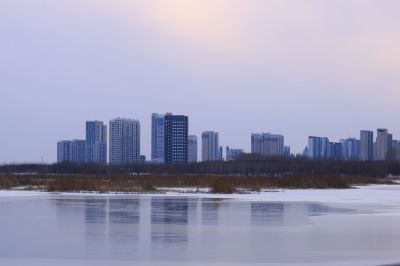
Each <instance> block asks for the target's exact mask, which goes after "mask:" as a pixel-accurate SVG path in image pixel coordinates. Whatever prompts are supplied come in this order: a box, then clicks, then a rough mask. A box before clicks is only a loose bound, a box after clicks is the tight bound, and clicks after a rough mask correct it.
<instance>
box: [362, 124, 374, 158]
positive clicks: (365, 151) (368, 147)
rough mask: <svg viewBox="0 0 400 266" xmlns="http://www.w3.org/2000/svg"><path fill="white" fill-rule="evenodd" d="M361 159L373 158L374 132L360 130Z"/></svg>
mask: <svg viewBox="0 0 400 266" xmlns="http://www.w3.org/2000/svg"><path fill="white" fill-rule="evenodd" d="M359 159H360V160H361V161H372V160H373V159H374V132H373V131H369V130H361V131H360V157H359Z"/></svg>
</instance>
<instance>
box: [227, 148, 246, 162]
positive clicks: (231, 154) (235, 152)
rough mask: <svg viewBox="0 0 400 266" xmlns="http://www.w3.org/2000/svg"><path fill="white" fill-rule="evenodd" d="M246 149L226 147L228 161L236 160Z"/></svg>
mask: <svg viewBox="0 0 400 266" xmlns="http://www.w3.org/2000/svg"><path fill="white" fill-rule="evenodd" d="M243 153H244V151H243V150H242V149H231V148H229V146H227V147H226V160H227V161H233V160H236V158H237V157H238V156H239V155H241V154H243Z"/></svg>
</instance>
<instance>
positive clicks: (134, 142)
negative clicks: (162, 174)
mask: <svg viewBox="0 0 400 266" xmlns="http://www.w3.org/2000/svg"><path fill="white" fill-rule="evenodd" d="M139 161H140V122H139V121H138V120H134V119H125V118H117V119H114V120H111V121H110V163H111V164H130V163H134V162H139Z"/></svg>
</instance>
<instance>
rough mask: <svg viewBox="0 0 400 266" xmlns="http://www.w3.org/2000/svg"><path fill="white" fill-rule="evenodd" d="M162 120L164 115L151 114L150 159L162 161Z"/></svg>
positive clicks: (157, 161)
mask: <svg viewBox="0 0 400 266" xmlns="http://www.w3.org/2000/svg"><path fill="white" fill-rule="evenodd" d="M164 121H165V115H163V114H156V113H153V114H152V115H151V161H152V162H154V163H164Z"/></svg>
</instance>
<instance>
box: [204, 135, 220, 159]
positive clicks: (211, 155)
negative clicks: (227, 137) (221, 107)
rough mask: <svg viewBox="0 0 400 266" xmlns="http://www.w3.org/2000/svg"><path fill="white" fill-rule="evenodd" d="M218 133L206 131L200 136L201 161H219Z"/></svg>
mask: <svg viewBox="0 0 400 266" xmlns="http://www.w3.org/2000/svg"><path fill="white" fill-rule="evenodd" d="M218 142H219V140H218V133H217V132H215V131H206V132H203V133H202V134H201V154H202V156H201V159H202V161H203V162H205V161H218V160H220V154H219V153H220V151H219V144H218Z"/></svg>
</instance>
